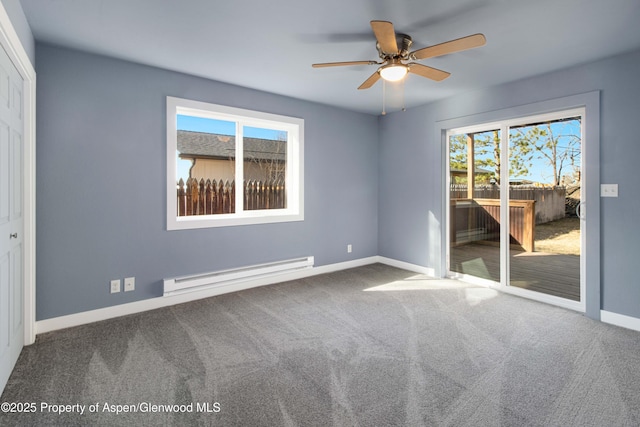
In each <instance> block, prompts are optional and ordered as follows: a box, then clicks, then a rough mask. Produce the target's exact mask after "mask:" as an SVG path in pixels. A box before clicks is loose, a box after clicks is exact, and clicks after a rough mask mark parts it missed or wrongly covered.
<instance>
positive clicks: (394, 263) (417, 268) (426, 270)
mask: <svg viewBox="0 0 640 427" xmlns="http://www.w3.org/2000/svg"><path fill="white" fill-rule="evenodd" d="M377 262H380V263H382V264H386V265H390V266H391V267H396V268H401V269H403V270H408V271H413V272H415V273H420V274H426V275H427V276H430V277H433V278H437V277H438V276H437V274H436V270H435V269H433V268H430V267H423V266H421V265H417V264H411V263H408V262H404V261H398V260H396V259H392V258H386V257H382V256H379V257H378V261H377Z"/></svg>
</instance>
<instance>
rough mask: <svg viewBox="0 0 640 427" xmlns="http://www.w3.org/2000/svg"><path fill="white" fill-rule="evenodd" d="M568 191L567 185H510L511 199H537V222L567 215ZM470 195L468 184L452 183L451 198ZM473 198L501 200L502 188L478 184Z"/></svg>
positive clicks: (540, 222)
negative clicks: (566, 201)
mask: <svg viewBox="0 0 640 427" xmlns="http://www.w3.org/2000/svg"><path fill="white" fill-rule="evenodd" d="M566 193H567V191H566V188H565V187H535V186H532V185H511V186H509V199H511V200H535V201H536V205H535V206H536V211H535V219H536V224H544V223H545V222H549V221H555V220H557V219H561V218H564V217H565V200H566ZM468 197H469V195H468V193H467V185H466V184H451V199H467V198H468ZM473 198H474V199H498V200H500V189H499V187H498V186H497V185H478V186H476V187H475V188H474V189H473Z"/></svg>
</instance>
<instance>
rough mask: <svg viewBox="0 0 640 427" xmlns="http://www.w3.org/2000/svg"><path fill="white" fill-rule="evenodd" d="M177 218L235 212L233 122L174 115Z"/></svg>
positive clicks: (234, 141)
mask: <svg viewBox="0 0 640 427" xmlns="http://www.w3.org/2000/svg"><path fill="white" fill-rule="evenodd" d="M176 158H177V168H176V171H177V175H178V176H177V177H176V179H177V187H178V192H177V197H178V216H191V215H217V214H228V213H234V212H235V168H236V167H235V158H236V124H235V122H229V121H223V120H214V119H208V118H203V117H194V116H186V115H177V157H176Z"/></svg>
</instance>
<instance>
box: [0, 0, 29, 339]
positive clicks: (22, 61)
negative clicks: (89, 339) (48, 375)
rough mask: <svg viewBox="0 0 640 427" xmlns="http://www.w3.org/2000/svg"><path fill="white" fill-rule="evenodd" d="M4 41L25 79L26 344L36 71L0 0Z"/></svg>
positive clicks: (0, 30) (1, 39)
mask: <svg viewBox="0 0 640 427" xmlns="http://www.w3.org/2000/svg"><path fill="white" fill-rule="evenodd" d="M0 45H1V46H2V47H3V48H4V50H5V51H6V52H7V55H8V56H9V59H11V61H12V62H13V65H15V67H16V69H17V70H18V72H19V73H20V76H21V77H22V78H23V80H24V107H23V108H24V122H23V123H24V135H23V138H24V165H23V167H24V169H23V173H24V177H23V179H24V181H23V186H24V190H23V191H24V194H23V203H24V206H23V208H24V209H23V212H24V225H23V227H24V239H23V242H24V254H23V256H24V258H23V259H24V266H23V280H24V318H23V322H24V344H25V345H29V344H33V343H34V342H35V340H36V332H35V331H36V330H35V319H36V296H35V295H36V71H35V69H34V68H33V65H32V64H31V61H30V60H29V56H28V55H27V52H26V51H25V49H24V47H23V46H22V42H21V41H20V38H19V37H18V34H17V33H16V30H15V28H14V27H13V24H12V23H11V19H10V18H9V15H8V14H7V11H6V9H5V8H4V5H3V4H2V3H1V2H0Z"/></svg>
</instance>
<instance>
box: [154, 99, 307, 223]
mask: <svg viewBox="0 0 640 427" xmlns="http://www.w3.org/2000/svg"><path fill="white" fill-rule="evenodd" d="M178 115H187V116H195V117H203V118H210V119H214V120H224V121H232V122H235V123H236V132H237V133H236V156H237V158H242V128H243V127H244V126H250V127H257V128H263V129H274V130H281V131H286V132H287V154H286V155H287V160H286V162H287V163H286V187H285V188H286V200H287V206H286V208H284V209H264V210H244V209H243V204H244V194H243V191H242V185H240V186H236V198H235V206H236V212H235V213H229V214H217V215H193V216H182V217H181V216H178V215H177V209H178V206H177V195H176V152H177V143H178V141H177V135H178V132H177V116H178ZM235 164H236V171H235V176H236V183H242V181H243V180H242V179H238V177H242V176H243V168H244V162H242V161H237V162H235ZM303 220H304V120H303V119H300V118H296V117H288V116H281V115H277V114H270V113H264V112H260V111H253V110H246V109H242V108H235V107H228V106H224V105H217V104H210V103H207V102H200V101H193V100H189V99H182V98H175V97H171V96H168V97H167V230H184V229H193V228H209V227H228V226H237V225H249V224H264V223H274V222H289V221H303Z"/></svg>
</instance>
